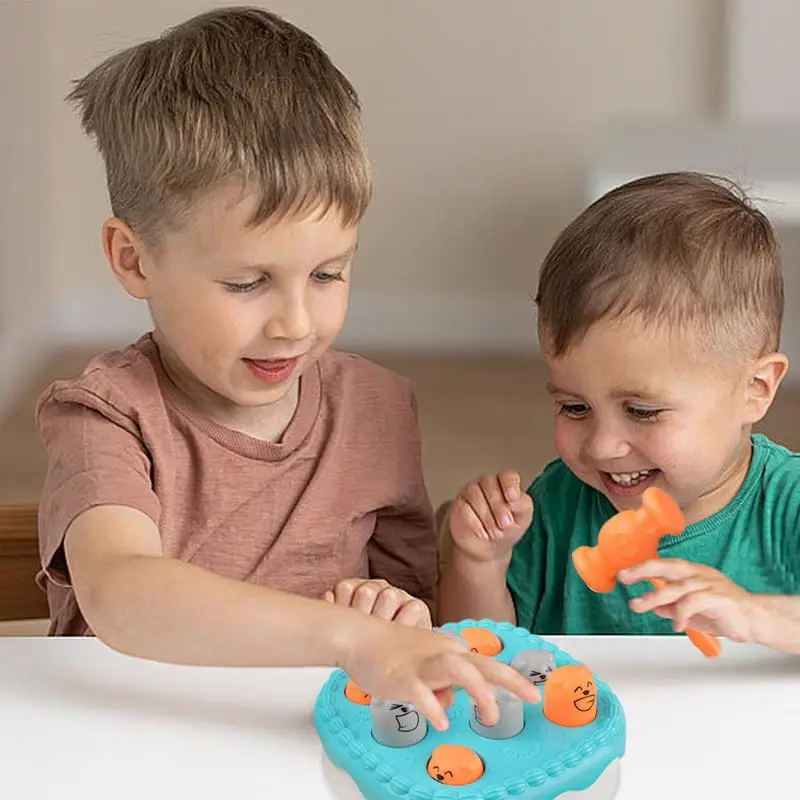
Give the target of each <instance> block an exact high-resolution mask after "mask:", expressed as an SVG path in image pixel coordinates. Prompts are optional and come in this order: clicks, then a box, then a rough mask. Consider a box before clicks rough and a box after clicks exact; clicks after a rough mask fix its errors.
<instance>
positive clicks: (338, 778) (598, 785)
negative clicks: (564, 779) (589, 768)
mask: <svg viewBox="0 0 800 800" xmlns="http://www.w3.org/2000/svg"><path fill="white" fill-rule="evenodd" d="M322 775H323V778H324V779H325V784H326V786H327V787H328V789H329V790H330V793H331V794H330V796H331V797H332V798H336V800H364V795H363V794H361V791H360V790H359V788H358V786H357V785H356V782H355V781H354V780H353V779H352V778H351V777H350V775H349V774H348V773H347V772H345V771H344V770H343V769H339V768H338V767H337V766H335V765H334V764H333V762H332V761H331V760H330V759H329V758H328V756H327V755H326V754H325V751H324V750H323V751H322ZM619 782H620V761H619V759H618V758H615V759H614V760H613V761H612V762H611V763H610V764H609V765H608V766H607V767H606V768H605V770H603V774H602V775H601V776H600V777H599V778H598V779H597V780H596V781H595V782H594V783H593V784H592V785H591V786H588V787H587V788H586V789H582V790H581V791H577V792H576V791H569V792H564V793H562V794H560V795H559V797H560V798H564V800H612V798H613V797H614V795H615V794H616V793H617V789H618V788H619ZM432 783H433V781H432ZM462 788H463V787H462Z"/></svg>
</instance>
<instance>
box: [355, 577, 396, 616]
mask: <svg viewBox="0 0 800 800" xmlns="http://www.w3.org/2000/svg"><path fill="white" fill-rule="evenodd" d="M387 587H388V588H391V587H389V584H388V583H387V582H386V581H381V580H372V581H364V582H363V583H361V584H360V585H359V586H357V587H356V588H355V591H353V595H352V598H351V599H350V604H349V605H350V607H351V608H355V609H356V610H357V611H361V612H363V613H364V614H374V613H375V603H376V602H377V600H378V597H379V596H380V594H381V593H382V592H383V591H384V590H385V589H386V588H387ZM395 610H397V609H396V607H395ZM392 616H394V612H392ZM389 619H391V617H389Z"/></svg>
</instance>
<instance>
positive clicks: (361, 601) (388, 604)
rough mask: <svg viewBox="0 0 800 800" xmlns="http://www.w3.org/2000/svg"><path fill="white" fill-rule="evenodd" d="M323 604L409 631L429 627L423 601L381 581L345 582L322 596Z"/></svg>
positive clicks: (353, 580) (354, 579)
mask: <svg viewBox="0 0 800 800" xmlns="http://www.w3.org/2000/svg"><path fill="white" fill-rule="evenodd" d="M323 600H325V601H326V602H328V603H335V604H337V605H340V606H350V607H352V608H355V609H357V610H358V611H362V612H363V613H364V614H371V615H372V616H375V617H381V618H382V619H387V620H394V621H395V622H399V623H400V624H401V625H407V626H408V627H410V628H427V629H428V630H430V629H431V627H432V622H431V612H430V609H429V608H428V606H427V605H426V604H425V603H424V602H423V601H422V600H420V599H418V598H416V597H414V596H413V595H410V594H409V593H408V592H405V591H403V590H402V589H398V588H397V587H396V586H392V585H391V584H389V583H387V582H386V581H384V580H378V579H371V580H367V579H365V578H348V579H346V580H343V581H339V583H337V584H336V586H334V587H333V589H330V590H328V591H327V592H325V594H324V595H323Z"/></svg>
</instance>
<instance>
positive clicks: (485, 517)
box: [464, 484, 501, 539]
mask: <svg viewBox="0 0 800 800" xmlns="http://www.w3.org/2000/svg"><path fill="white" fill-rule="evenodd" d="M464 499H465V500H466V502H467V505H469V507H470V508H471V509H472V511H473V512H474V514H475V516H476V517H477V518H478V520H479V522H480V528H481V530H482V531H483V532H484V533H485V534H486V537H485V538H489V539H498V538H500V536H501V533H500V528H499V527H498V526H497V522H496V520H495V518H494V514H492V510H491V509H490V508H489V503H488V501H487V499H486V497H485V496H484V494H483V491H482V489H481V487H480V486H478V485H477V484H472V485H471V486H468V487H467V488H466V490H465V491H464Z"/></svg>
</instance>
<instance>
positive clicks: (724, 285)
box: [536, 172, 784, 357]
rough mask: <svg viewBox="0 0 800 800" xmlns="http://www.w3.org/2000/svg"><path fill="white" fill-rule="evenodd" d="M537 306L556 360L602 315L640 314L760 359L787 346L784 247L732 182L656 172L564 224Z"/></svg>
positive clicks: (547, 265) (541, 281)
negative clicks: (783, 327)
mask: <svg viewBox="0 0 800 800" xmlns="http://www.w3.org/2000/svg"><path fill="white" fill-rule="evenodd" d="M536 304H537V307H538V313H539V333H540V339H541V341H542V346H543V349H544V350H545V351H546V352H548V353H550V354H552V355H554V356H561V355H563V354H564V353H565V352H566V351H567V350H568V349H569V348H570V347H571V346H572V345H573V344H576V343H577V342H579V341H580V339H581V338H582V337H583V335H585V333H586V331H587V330H588V329H589V327H590V326H591V325H593V324H594V323H595V322H597V321H599V320H604V319H608V318H613V317H624V316H626V315H633V314H635V315H638V316H639V317H640V318H641V319H643V320H644V321H645V322H646V323H648V324H653V325H659V324H665V325H668V326H670V328H671V329H672V330H673V331H676V332H678V333H679V334H687V335H689V336H694V337H695V338H696V339H698V340H699V341H700V343H701V344H702V345H704V346H706V347H709V348H713V349H715V350H719V349H720V348H723V349H724V350H726V351H727V352H729V353H732V354H737V355H739V354H741V355H745V356H746V357H752V356H760V355H764V354H765V353H767V352H773V351H775V350H777V349H778V347H779V344H780V330H781V323H782V318H783V307H784V290H783V278H782V275H781V258H780V251H779V247H778V243H777V241H776V237H775V233H774V231H773V228H772V226H771V224H770V222H769V220H768V219H767V218H766V216H765V215H764V214H763V213H762V212H761V211H759V210H758V209H756V208H755V207H754V206H753V205H752V204H751V203H750V202H749V201H748V199H747V198H746V197H745V195H744V192H743V191H742V189H741V188H740V187H739V186H737V185H736V184H735V183H733V182H732V181H729V180H725V179H722V178H715V177H712V176H708V175H703V174H700V173H695V172H675V173H665V174H660V175H651V176H648V177H644V178H640V179H638V180H634V181H631V182H629V183H627V184H625V185H623V186H620V187H618V188H616V189H613V190H612V191H610V192H608V193H607V194H606V195H604V196H603V197H601V198H600V199H599V200H597V201H595V202H594V203H592V205H590V206H589V207H588V208H587V209H586V210H585V211H584V212H583V213H582V214H580V215H579V216H578V217H577V218H576V219H575V220H574V221H573V222H572V223H571V224H570V225H568V226H567V227H566V228H565V229H564V231H563V232H562V233H561V234H560V236H559V237H558V239H557V240H556V242H555V243H554V245H553V247H552V248H551V250H550V252H549V253H548V254H547V256H546V258H545V260H544V263H543V265H542V268H541V271H540V274H539V286H538V291H537V294H536Z"/></svg>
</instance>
